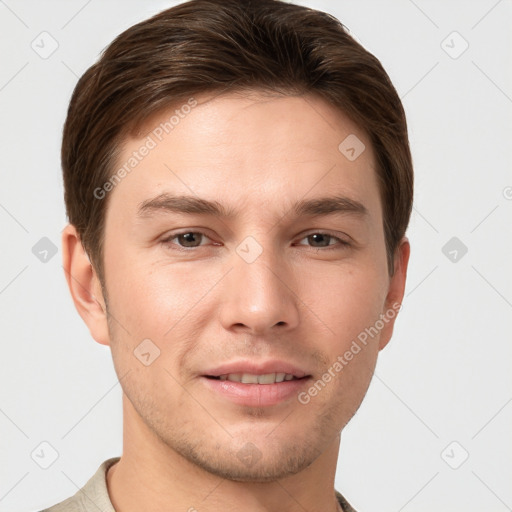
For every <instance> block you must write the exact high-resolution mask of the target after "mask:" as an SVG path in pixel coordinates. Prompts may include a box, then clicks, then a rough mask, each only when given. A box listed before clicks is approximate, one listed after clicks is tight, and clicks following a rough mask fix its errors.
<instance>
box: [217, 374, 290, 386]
mask: <svg viewBox="0 0 512 512" xmlns="http://www.w3.org/2000/svg"><path fill="white" fill-rule="evenodd" d="M219 379H220V380H230V381H232V382H240V383H242V384H275V383H276V382H283V381H285V380H293V379H295V377H294V376H293V375H292V374H290V373H265V374H264V375H255V374H253V373H228V374H225V375H220V376H219Z"/></svg>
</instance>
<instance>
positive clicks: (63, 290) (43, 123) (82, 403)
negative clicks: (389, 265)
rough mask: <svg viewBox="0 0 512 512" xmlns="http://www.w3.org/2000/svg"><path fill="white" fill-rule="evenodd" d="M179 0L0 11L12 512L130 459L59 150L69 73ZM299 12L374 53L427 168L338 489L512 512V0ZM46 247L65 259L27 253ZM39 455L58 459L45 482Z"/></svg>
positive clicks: (4, 450)
mask: <svg viewBox="0 0 512 512" xmlns="http://www.w3.org/2000/svg"><path fill="white" fill-rule="evenodd" d="M176 3H178V2H172V1H162V0H160V1H156V0H153V1H145V2H142V1H138V2H136V1H134V0H130V1H123V2H121V1H112V0H111V1H99V0H89V1H85V0H72V1H67V2H57V1H45V2H41V1H36V0H31V1H29V0H18V1H16V0H0V34H1V37H2V45H1V46H0V52H1V53H0V62H1V66H0V108H1V133H0V144H1V153H0V172H1V188H0V230H1V231H0V232H1V235H2V237H1V265H0V311H1V331H0V332H1V357H0V372H1V373H0V375H1V387H0V439H1V441H0V450H1V451H0V461H1V462H0V510H2V511H10V512H26V511H30V510H39V509H41V508H43V507H45V506H49V505H51V504H54V503H56V502H57V501H60V500H62V499H64V498H66V497H68V496H70V495H72V494H74V493H75V492H76V490H77V489H78V488H79V487H81V486H82V485H83V484H84V483H85V482H86V480H87V479H88V478H89V477H90V476H91V475H92V474H93V473H94V472H95V471H96V469H97V467H98V466H99V464H100V463H101V462H102V461H103V460H105V459H106V458H109V457H112V456H117V455H120V454H121V436H122V421H121V420H122V418H121V390H120V386H119V384H118V381H117V378H116V375H115V373H114V370H113V367H112V361H111V356H110V352H109V349H108V348H107V347H103V346H100V345H98V344H97V343H95V342H94V340H92V338H91V337H90V335H89V333H88V331H87V329H86V327H85V325H84V324H83V323H82V321H81V319H80V317H79V316H78V314H77V313H76V311H75V309H74V306H73V305H72V302H71V299H70V297H69V295H68V290H67V287H66V283H65V279H64V274H63V270H62V266H61V251H60V232H61V230H62V228H63V227H64V224H65V221H66V218H65V212H64V206H63V198H62V196H63V191H62V179H61V171H60V156H59V151H60V142H61V140H60V137H61V131H62V124H63V122H64V118H65V113H66V109H67V104H68V101H69V98H70V95H71V92H72V90H73V87H74V85H75V83H76V81H77V77H78V76H80V75H81V74H82V73H83V72H84V71H85V70H86V69H87V68H88V67H89V66H90V65H91V64H92V63H93V62H94V61H95V60H96V59H97V57H98V55H99V52H100V51H101V50H102V49H103V48H104V47H105V46H106V45H107V44H108V43H109V42H110V41H111V40H112V39H113V38H114V36H116V35H117V34H118V33H120V32H121V31H123V30H124V29H126V28H128V27H129V26H130V25H132V24H134V23H136V22H138V21H141V20H143V19H145V18H147V17H148V16H150V15H152V14H154V13H156V12H158V11H160V10H162V9H164V8H166V7H170V6H172V5H174V4H176ZM299 3H301V4H303V5H307V6H310V7H314V8H318V9H322V10H326V11H328V12H331V13H332V14H334V15H335V16H336V17H338V18H339V19H340V20H341V21H342V22H343V23H344V24H345V25H346V26H348V28H350V30H351V31H352V32H353V34H354V35H355V36H356V37H357V38H358V39H359V41H360V42H361V43H362V44H363V45H364V46H365V47H366V48H367V49H368V50H370V51H371V52H372V53H374V54H375V55H376V56H377V57H378V58H379V59H380V60H381V62H382V63H383V65H384V67H385V68H386V70H387V71H388V73H389V75H390V76H391V79H392V80H393V82H394V84H395V86H396V88H397V90H398V92H399V94H400V96H401V97H402V98H403V102H404V107H405V109H406V113H407V116H408V123H409V129H410V141H411V146H412V152H413V158H414V164H415V173H416V191H415V207H414V212H413V216H412V219H411V224H410V227H409V230H408V236H409V239H410V241H411V245H412V253H411V261H410V266H409V275H408V285H407V290H406V296H405V299H404V307H403V310H402V312H401V313H400V315H399V318H398V321H397V324H396V329H395V335H394V338H393V340H392V341H391V343H390V345H388V347H387V348H386V349H385V350H384V351H383V352H382V353H381V357H380V360H379V362H378V365H377V370H376V375H375V377H374V379H373V381H372V384H371V386H370V390H369V392H368V395H367V397H366V399H365V402H364V403H363V405H362V407H361V409H360V410H359V412H358V413H357V415H356V417H355V418H354V419H353V420H352V422H351V423H350V424H349V426H348V427H347V428H346V429H345V431H344V434H343V435H342V447H341V452H340V458H339V464H338V471H337V475H336V487H337V489H339V490H340V491H342V492H343V493H344V494H345V495H346V497H347V498H348V499H349V501H351V502H352V504H353V505H354V506H355V507H356V508H357V510H358V511H360V512H365V511H376V510H378V511H380V512H399V511H402V510H403V511H406V512H412V511H428V510H433V509H434V510H439V511H457V510H464V511H467V512H471V511H477V510H478V511H480V510H486V511H496V512H500V511H506V510H512V486H511V484H510V482H512V464H511V460H512V436H511V435H510V432H511V426H512V403H511V402H512V385H511V379H510V375H511V373H512V357H511V356H512V345H511V343H510V341H511V339H510V338H511V337H510V324H511V322H510V320H511V316H512V315H511V313H512V309H511V308H512V272H511V261H512V241H511V236H510V232H511V229H510V228H511V220H512V173H511V163H512V144H511V136H512V124H511V118H512V65H511V63H512V62H511V61H512V59H511V53H512V31H511V30H510V27H511V26H512V24H511V22H512V2H511V1H510V0H501V1H496V0H481V1H467V0H465V1H462V0H460V1H442V0H438V1H427V0H415V1H414V2H413V1H412V0H393V1H391V0H388V1H369V0H364V1H361V0H359V1H357V2H356V1H355V0H343V1H334V0H323V1H322V0H303V1H301V2H299ZM43 31H46V32H48V34H50V36H48V35H45V34H43V35H40V34H41V32H43ZM454 31H455V32H457V34H453V32H454ZM54 41H56V43H57V44H58V48H57V49H56V50H55V52H54V53H53V54H52V55H50V56H48V55H45V54H44V53H45V52H49V51H50V50H51V49H52V45H55V44H56V43H55V42H54ZM443 41H444V42H443ZM466 42H467V44H469V47H468V48H467V50H466V51H464V52H463V53H461V51H462V50H463V49H464V48H465V45H466ZM33 47H34V48H35V49H37V51H36V50H35V49H34V48H33ZM41 54H43V55H41ZM459 54H460V55H459ZM42 57H47V58H42ZM455 57H456V58H455ZM43 237H47V238H48V239H49V240H50V241H51V242H52V243H53V244H54V245H55V246H57V248H58V252H57V253H56V254H55V255H54V256H51V252H49V253H48V254H45V253H44V252H42V251H44V247H43V249H41V247H40V246H36V249H35V250H34V252H35V253H36V254H34V253H33V250H32V249H33V247H34V246H35V245H36V244H37V243H38V242H39V241H40V239H41V238H43ZM452 237H456V238H457V239H458V241H457V240H456V241H455V242H452V243H455V245H453V246H452V245H449V246H448V247H447V248H446V249H445V250H444V252H443V247H445V244H447V242H448V241H449V240H450V239H452ZM40 243H44V242H40ZM46 243H48V242H46ZM461 244H464V246H466V247H467V253H466V254H464V255H463V252H462V251H461V248H462V245H461ZM454 250H455V251H457V252H456V253H454V252H453V251H454ZM445 253H446V254H447V255H445ZM45 256H46V258H47V261H46V262H44V261H40V259H39V258H43V259H44V257H45ZM455 257H456V260H455V261H452V260H453V259H454V258H455ZM42 442H47V443H50V445H51V446H52V447H53V449H55V450H56V451H57V452H58V458H57V459H56V460H55V462H54V463H53V464H52V465H51V466H50V467H48V469H43V468H42V467H40V465H41V464H43V465H44V464H48V463H49V462H51V460H52V449H51V448H49V447H48V445H41V443H42ZM454 442H455V444H453V443H454ZM31 454H33V458H32V457H31ZM466 455H469V456H468V458H467V460H465V461H464V458H465V457H466ZM457 466H459V467H458V469H454V467H457Z"/></svg>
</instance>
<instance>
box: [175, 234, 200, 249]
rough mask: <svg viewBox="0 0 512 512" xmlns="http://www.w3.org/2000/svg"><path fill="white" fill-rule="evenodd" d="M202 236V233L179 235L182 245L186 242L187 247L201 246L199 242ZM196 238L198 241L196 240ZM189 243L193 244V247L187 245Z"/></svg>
mask: <svg viewBox="0 0 512 512" xmlns="http://www.w3.org/2000/svg"><path fill="white" fill-rule="evenodd" d="M200 236H201V234H200V233H193V232H190V233H182V234H181V235H178V239H179V241H180V244H181V245H183V244H182V242H183V241H184V243H185V247H197V246H198V245H199V244H198V243H197V242H198V241H199V237H200ZM194 238H195V239H196V240H194ZM189 243H191V244H192V245H187V244H189Z"/></svg>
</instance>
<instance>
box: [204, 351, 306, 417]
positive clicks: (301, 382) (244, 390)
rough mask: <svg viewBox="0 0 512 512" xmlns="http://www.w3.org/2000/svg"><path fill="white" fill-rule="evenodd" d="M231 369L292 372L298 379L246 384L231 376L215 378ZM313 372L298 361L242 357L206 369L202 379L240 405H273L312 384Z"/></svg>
mask: <svg viewBox="0 0 512 512" xmlns="http://www.w3.org/2000/svg"><path fill="white" fill-rule="evenodd" d="M228 373H251V374H254V375H265V374H267V373H288V374H291V375H293V376H294V377H297V380H288V381H283V382H276V383H274V384H242V383H241V382H234V381H229V380H218V379H211V378H208V377H219V376H220V375H226V374H228ZM310 380H311V376H310V375H309V374H308V373H307V372H306V371H304V370H303V369H302V368H300V367H299V366H298V365H295V364H293V363H289V362H287V361H283V360H279V359H268V360H266V361H254V360H248V359H242V360H238V361H230V362H228V363H224V364H221V365H219V366H216V367H215V368H211V369H209V370H206V371H205V372H204V374H203V375H201V381H202V382H203V383H204V384H205V386H206V387H207V388H208V389H209V390H210V391H212V392H213V393H214V394H215V395H216V396H220V397H222V398H224V399H226V400H229V401H230V402H232V403H235V404H237V405H245V406H249V407H269V406H272V405H277V404H279V403H282V402H285V401H287V400H289V399H290V398H292V397H296V396H297V394H298V393H299V392H300V391H301V389H303V388H304V387H305V386H306V385H308V384H309V381H310Z"/></svg>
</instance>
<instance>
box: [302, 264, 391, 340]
mask: <svg viewBox="0 0 512 512" xmlns="http://www.w3.org/2000/svg"><path fill="white" fill-rule="evenodd" d="M301 283H302V284H301V287H302V292H301V299H303V301H304V302H305V303H306V304H307V305H308V306H309V308H310V309H311V311H312V312H313V313H314V315H313V316H312V318H315V317H316V318H317V320H315V322H316V323H318V324H319V327H322V325H323V329H322V332H323V331H325V333H326V335H327V337H328V338H330V339H331V345H332V348H336V350H343V348H344V347H345V346H346V345H347V343H348V344H350V342H351V340H353V339H356V338H357V336H358V335H359V334H360V333H361V332H364V330H365V329H366V328H369V327H370V326H372V325H374V324H375V322H376V321H377V320H378V318H379V315H380V313H381V312H382V305H383V303H384V298H385V295H386V279H385V278H383V275H382V272H381V271H380V269H379V268H377V267H376V266H372V265H364V266H363V265H361V266H357V265H351V266H350V268H349V267H348V265H347V266H346V267H344V266H340V267H339V268H337V269H333V268H332V267H331V268H329V269H326V270H325V271H324V272H313V273H310V274H306V275H305V276H303V278H302V280H301ZM310 316H311V315H310Z"/></svg>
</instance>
